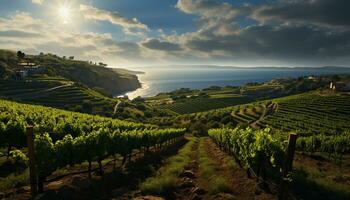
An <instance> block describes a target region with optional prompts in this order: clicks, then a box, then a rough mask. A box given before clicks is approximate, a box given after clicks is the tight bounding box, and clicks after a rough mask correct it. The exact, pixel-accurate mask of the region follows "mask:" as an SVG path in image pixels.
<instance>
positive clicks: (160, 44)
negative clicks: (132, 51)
mask: <svg viewBox="0 0 350 200" xmlns="http://www.w3.org/2000/svg"><path fill="white" fill-rule="evenodd" d="M141 44H142V46H144V47H146V48H149V49H154V50H161V51H180V50H181V49H182V48H181V47H180V45H178V44H174V43H171V42H165V41H159V40H158V39H147V40H146V41H144V42H142V43H141Z"/></svg>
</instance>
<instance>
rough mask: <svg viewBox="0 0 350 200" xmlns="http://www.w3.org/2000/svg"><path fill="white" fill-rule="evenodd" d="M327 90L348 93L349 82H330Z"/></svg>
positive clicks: (349, 88) (349, 89)
mask: <svg viewBox="0 0 350 200" xmlns="http://www.w3.org/2000/svg"><path fill="white" fill-rule="evenodd" d="M329 89H330V90H333V91H350V81H348V82H342V81H338V82H336V83H333V82H331V83H330V84H329Z"/></svg>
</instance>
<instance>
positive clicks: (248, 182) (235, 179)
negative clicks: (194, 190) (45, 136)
mask: <svg viewBox="0 0 350 200" xmlns="http://www.w3.org/2000/svg"><path fill="white" fill-rule="evenodd" d="M204 140H205V141H204V142H205V150H206V152H207V154H208V155H209V157H210V158H211V159H213V160H214V161H215V163H216V164H217V167H218V169H219V170H218V171H217V175H220V176H222V177H225V178H226V179H227V180H228V181H229V184H230V188H231V191H232V192H231V193H228V194H218V195H217V196H215V198H212V199H242V200H243V199H259V200H270V199H275V197H274V195H272V194H268V193H266V192H264V191H262V190H261V189H259V188H258V184H257V182H256V180H255V179H253V178H248V177H247V173H246V171H245V170H243V169H242V168H240V167H239V166H238V164H236V165H234V166H229V163H228V160H227V159H229V158H228V157H227V154H226V153H224V152H223V151H221V150H220V149H219V148H218V146H217V145H216V144H215V143H214V142H213V141H212V140H211V139H210V138H205V139H204Z"/></svg>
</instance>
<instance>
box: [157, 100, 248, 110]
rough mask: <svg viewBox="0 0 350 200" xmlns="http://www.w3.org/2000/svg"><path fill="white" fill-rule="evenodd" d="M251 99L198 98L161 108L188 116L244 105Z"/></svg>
mask: <svg viewBox="0 0 350 200" xmlns="http://www.w3.org/2000/svg"><path fill="white" fill-rule="evenodd" d="M250 101H251V100H250V98H247V97H244V96H236V97H218V98H217V97H211V98H198V99H188V100H185V101H179V102H176V103H172V104H167V105H163V106H160V108H163V109H169V110H171V111H173V112H176V113H178V114H188V113H195V112H203V111H208V110H213V109H218V108H225V107H229V106H234V105H239V104H244V103H247V102H250Z"/></svg>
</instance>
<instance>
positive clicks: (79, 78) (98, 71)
mask: <svg viewBox="0 0 350 200" xmlns="http://www.w3.org/2000/svg"><path fill="white" fill-rule="evenodd" d="M19 61H21V62H23V61H24V62H34V63H36V64H37V65H40V66H42V67H44V68H45V69H46V70H45V71H44V72H43V73H44V74H47V75H49V76H54V77H55V76H61V77H64V78H66V79H68V80H71V81H74V82H77V83H81V84H84V85H86V86H88V87H90V88H96V89H99V90H103V91H104V92H105V93H107V94H108V95H111V96H112V95H117V94H120V93H123V92H126V91H131V90H135V89H137V88H138V87H140V83H139V81H138V79H137V76H136V75H133V74H128V73H125V72H124V73H119V72H117V71H116V70H113V69H110V68H106V67H104V66H100V65H95V64H92V63H90V62H87V61H78V60H74V58H73V59H72V58H66V57H58V56H56V55H53V54H43V53H42V54H39V55H26V56H25V57H24V58H23V59H21V60H19V58H18V57H17V55H16V52H12V51H7V50H0V78H1V77H2V78H10V76H11V74H13V73H14V68H15V67H16V66H17V64H18V62H19Z"/></svg>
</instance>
